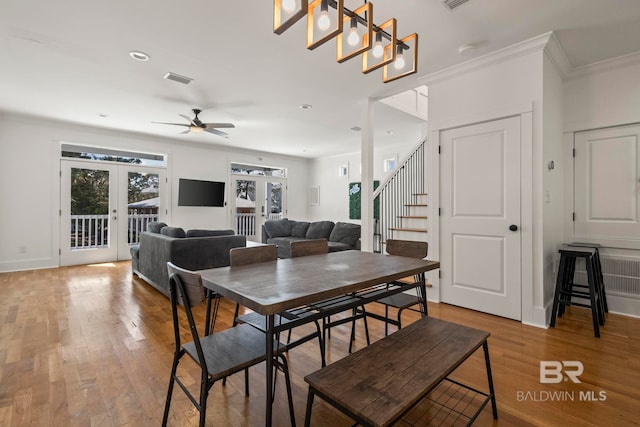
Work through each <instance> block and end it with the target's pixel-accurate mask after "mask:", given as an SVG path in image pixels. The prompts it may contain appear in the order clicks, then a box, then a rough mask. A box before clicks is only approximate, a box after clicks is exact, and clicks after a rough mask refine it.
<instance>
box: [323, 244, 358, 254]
mask: <svg viewBox="0 0 640 427" xmlns="http://www.w3.org/2000/svg"><path fill="white" fill-rule="evenodd" d="M328 245H329V252H340V251H349V250H352V249H353V246H350V245H347V244H346V243H340V242H328Z"/></svg>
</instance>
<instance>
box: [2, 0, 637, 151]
mask: <svg viewBox="0 0 640 427" xmlns="http://www.w3.org/2000/svg"><path fill="white" fill-rule="evenodd" d="M362 2H363V1H362V0H345V6H346V7H348V8H350V9H355V8H356V7H358V6H359V5H361V4H362ZM372 3H373V5H374V13H373V15H374V22H375V23H377V24H380V23H382V22H383V21H385V20H387V19H388V18H391V17H396V18H397V20H398V35H399V36H405V35H408V34H410V33H413V32H417V33H418V34H419V37H420V42H419V56H420V60H419V67H418V73H417V74H416V75H414V76H410V77H406V78H403V79H400V80H398V81H396V82H393V83H389V84H383V83H382V76H381V71H376V72H373V73H370V74H368V75H363V74H362V73H361V72H360V60H359V58H355V59H352V60H350V61H347V62H345V63H343V64H338V63H337V62H336V61H335V43H334V42H329V43H327V44H325V45H323V46H320V47H319V48H317V49H316V50H314V51H309V50H307V49H306V47H305V22H304V21H300V22H298V23H297V24H296V25H294V26H293V27H292V28H290V29H289V30H288V31H286V32H285V33H284V34H282V35H280V36H278V35H275V34H274V33H273V31H272V25H273V23H272V7H273V6H272V1H270V0H234V1H220V0H180V1H178V0H134V1H131V0H110V1H105V0H82V1H78V0H55V1H54V0H1V1H0V110H4V111H9V112H17V113H24V114H31V115H35V116H42V117H47V118H52V119H59V120H64V121H69V122H75V123H83V124H88V125H91V126H99V127H105V128H112V129H120V130H125V131H133V132H141V133H145V134H151V135H159V136H163V137H171V138H176V139H177V140H184V141H195V142H201V143H205V144H222V145H230V146H237V147H243V148H252V149H257V150H263V151H268V152H274V153H282V154H289V155H295V156H302V157H319V156H326V155H330V154H337V153H343V152H353V151H357V150H358V148H359V144H360V134H359V133H357V132H354V131H352V130H350V128H351V127H353V126H357V125H361V114H362V113H361V111H362V106H363V105H364V103H365V102H366V99H367V98H368V97H373V98H381V97H384V96H388V95H392V94H396V93H399V92H401V91H403V90H406V89H409V88H413V87H417V86H419V83H418V80H417V77H419V76H424V75H426V74H429V73H432V72H435V71H439V70H442V69H444V68H447V67H450V66H453V65H455V64H457V63H460V62H463V61H466V60H469V59H470V58H473V57H474V56H480V55H484V54H487V53H489V52H491V51H494V50H496V49H500V48H503V47H506V46H509V45H511V44H514V43H517V42H520V41H523V40H525V39H528V38H531V37H534V36H537V35H540V34H542V33H545V32H548V31H551V30H553V31H555V32H556V35H557V37H558V40H559V41H560V44H561V45H562V47H563V49H564V50H565V52H566V54H567V57H568V59H569V61H570V63H571V65H572V66H573V67H579V66H582V65H586V64H590V63H594V62H598V61H602V60H605V59H608V58H612V57H617V56H621V55H626V54H630V53H633V52H638V51H640V1H638V0H470V1H469V2H468V3H466V4H464V5H463V6H460V7H459V8H457V9H455V10H454V11H449V10H448V9H446V8H445V7H444V6H443V5H442V3H441V1H440V0H374V1H372ZM465 43H474V44H477V45H478V46H479V49H478V50H477V51H476V52H475V53H474V54H473V55H472V56H460V55H459V54H458V52H457V48H458V47H459V46H460V45H462V44H465ZM131 50H140V51H143V52H146V53H148V54H149V55H150V56H151V60H150V61H148V62H137V61H134V60H132V59H131V58H130V57H129V55H128V52H129V51H131ZM169 71H171V72H174V73H178V74H181V75H184V76H188V77H191V78H193V79H194V81H193V82H192V83H191V84H189V85H182V84H180V83H176V82H172V81H168V80H164V79H163V78H162V76H164V75H165V74H166V73H167V72H169ZM305 103H306V104H311V105H313V108H312V109H310V110H301V109H300V108H299V107H298V106H299V105H300V104H305ZM194 107H199V108H202V109H203V110H204V111H203V113H202V114H201V116H200V118H201V119H202V120H203V121H209V122H227V121H229V122H233V123H235V125H236V128H235V129H229V130H228V133H229V134H230V138H228V139H223V138H220V137H218V136H215V135H211V134H206V133H204V134H202V133H200V134H194V133H191V134H188V135H179V132H180V131H182V129H181V128H179V127H177V126H176V127H173V126H165V125H158V124H152V123H151V122H152V121H161V122H178V123H179V122H181V121H182V119H181V118H180V117H179V116H178V114H188V115H190V110H191V109H192V108H194ZM100 115H106V116H107V117H100ZM375 121H376V126H375V133H374V135H375V136H374V137H375V140H376V144H388V143H395V142H401V141H402V142H406V141H403V139H402V138H403V137H406V135H409V134H411V135H412V134H414V133H415V132H416V131H417V132H419V130H420V129H421V128H422V124H421V122H420V121H419V120H418V119H415V118H413V117H411V116H408V115H406V114H403V113H399V112H395V111H393V110H392V109H390V108H388V107H385V106H383V105H381V104H378V106H376V115H375ZM387 130H394V133H393V135H388V134H387ZM409 142H410V141H409ZM416 142H417V141H416Z"/></svg>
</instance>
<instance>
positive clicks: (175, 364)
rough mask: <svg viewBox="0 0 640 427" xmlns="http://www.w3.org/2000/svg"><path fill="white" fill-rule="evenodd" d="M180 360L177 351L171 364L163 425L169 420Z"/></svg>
mask: <svg viewBox="0 0 640 427" xmlns="http://www.w3.org/2000/svg"><path fill="white" fill-rule="evenodd" d="M179 361H180V355H178V353H175V354H174V356H173V365H172V366H171V378H170V379H169V390H167V400H166V402H165V404H164V415H163V417H162V427H165V426H166V425H167V421H168V420H169V408H170V406H171V396H172V395H173V385H174V383H175V381H176V371H177V369H178V362H179Z"/></svg>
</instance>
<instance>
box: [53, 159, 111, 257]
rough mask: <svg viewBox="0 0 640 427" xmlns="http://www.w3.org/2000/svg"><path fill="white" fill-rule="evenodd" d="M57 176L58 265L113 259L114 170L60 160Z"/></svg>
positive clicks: (103, 166)
mask: <svg viewBox="0 0 640 427" xmlns="http://www.w3.org/2000/svg"><path fill="white" fill-rule="evenodd" d="M61 172H62V173H61V179H62V182H61V191H62V192H61V197H62V203H61V212H60V213H61V217H62V224H61V231H62V238H61V245H62V247H61V250H60V256H61V264H62V265H73V264H87V263H94V262H101V261H104V260H113V259H115V255H116V254H117V246H116V241H117V240H116V239H117V237H116V234H115V230H116V227H117V204H116V202H115V201H116V195H117V173H116V172H117V169H116V168H115V166H113V165H102V164H89V163H83V162H74V161H67V160H64V161H62V169H61Z"/></svg>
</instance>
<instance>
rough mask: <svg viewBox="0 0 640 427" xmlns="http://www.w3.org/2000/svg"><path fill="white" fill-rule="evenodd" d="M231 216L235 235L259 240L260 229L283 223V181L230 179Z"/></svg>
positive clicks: (258, 178) (256, 178)
mask: <svg viewBox="0 0 640 427" xmlns="http://www.w3.org/2000/svg"><path fill="white" fill-rule="evenodd" d="M231 186H232V189H233V190H232V191H233V195H232V197H231V212H232V216H233V222H234V225H235V231H236V234H239V235H244V236H247V240H252V241H255V242H259V241H261V240H262V225H263V224H264V223H265V221H267V220H269V219H282V218H283V217H284V212H285V201H286V188H287V185H286V179H284V178H276V177H266V176H232V179H231Z"/></svg>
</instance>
